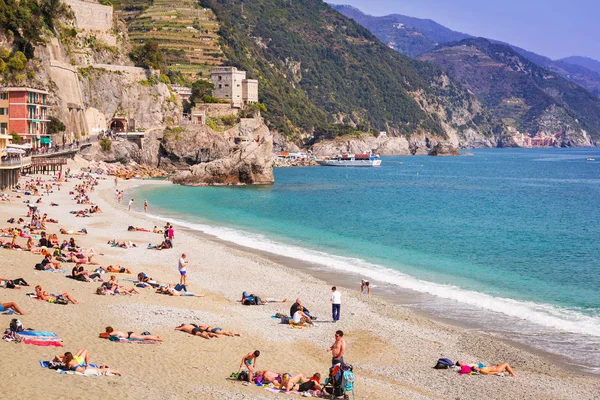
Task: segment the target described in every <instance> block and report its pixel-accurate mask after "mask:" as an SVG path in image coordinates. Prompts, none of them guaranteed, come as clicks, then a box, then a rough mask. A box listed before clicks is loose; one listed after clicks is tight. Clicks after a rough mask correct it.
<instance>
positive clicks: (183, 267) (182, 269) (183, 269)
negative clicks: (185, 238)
mask: <svg viewBox="0 0 600 400" xmlns="http://www.w3.org/2000/svg"><path fill="white" fill-rule="evenodd" d="M186 257H187V256H186V255H185V253H183V254H182V255H181V258H179V275H180V276H179V284H180V285H185V282H186V277H187V275H186V274H187V265H188V261H187V260H186Z"/></svg>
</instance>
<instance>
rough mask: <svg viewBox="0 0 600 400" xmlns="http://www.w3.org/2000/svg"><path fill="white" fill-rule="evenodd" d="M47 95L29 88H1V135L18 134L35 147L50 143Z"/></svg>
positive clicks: (24, 141) (42, 91)
mask: <svg viewBox="0 0 600 400" xmlns="http://www.w3.org/2000/svg"><path fill="white" fill-rule="evenodd" d="M48 95H49V93H48V92H47V91H45V90H39V89H33V88H28V87H0V134H4V135H11V134H13V133H16V134H18V135H19V136H21V137H22V138H23V143H29V144H31V145H32V147H34V148H37V147H40V146H42V145H49V144H50V135H49V134H48V122H49V118H50V113H49V109H50V106H49V105H48V102H47V101H48Z"/></svg>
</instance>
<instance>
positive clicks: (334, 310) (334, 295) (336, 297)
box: [331, 286, 342, 322]
mask: <svg viewBox="0 0 600 400" xmlns="http://www.w3.org/2000/svg"><path fill="white" fill-rule="evenodd" d="M341 305H342V294H341V293H340V292H338V290H337V288H336V287H335V286H334V287H332V288H331V314H332V317H333V322H338V321H339V320H340V307H341Z"/></svg>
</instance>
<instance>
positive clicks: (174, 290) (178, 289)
mask: <svg viewBox="0 0 600 400" xmlns="http://www.w3.org/2000/svg"><path fill="white" fill-rule="evenodd" d="M156 293H161V294H168V295H170V296H188V297H204V295H201V294H194V293H192V292H188V291H186V290H185V287H184V286H183V285H179V284H177V285H175V287H170V286H161V287H159V288H158V289H157V290H156Z"/></svg>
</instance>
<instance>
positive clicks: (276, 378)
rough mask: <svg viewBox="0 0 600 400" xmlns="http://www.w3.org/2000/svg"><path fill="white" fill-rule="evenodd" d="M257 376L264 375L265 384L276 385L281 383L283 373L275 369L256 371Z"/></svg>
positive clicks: (263, 381)
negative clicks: (274, 370)
mask: <svg viewBox="0 0 600 400" xmlns="http://www.w3.org/2000/svg"><path fill="white" fill-rule="evenodd" d="M256 376H262V383H263V385H265V384H268V383H272V384H274V385H276V386H279V385H281V374H278V373H277V372H273V371H269V370H266V371H256Z"/></svg>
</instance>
